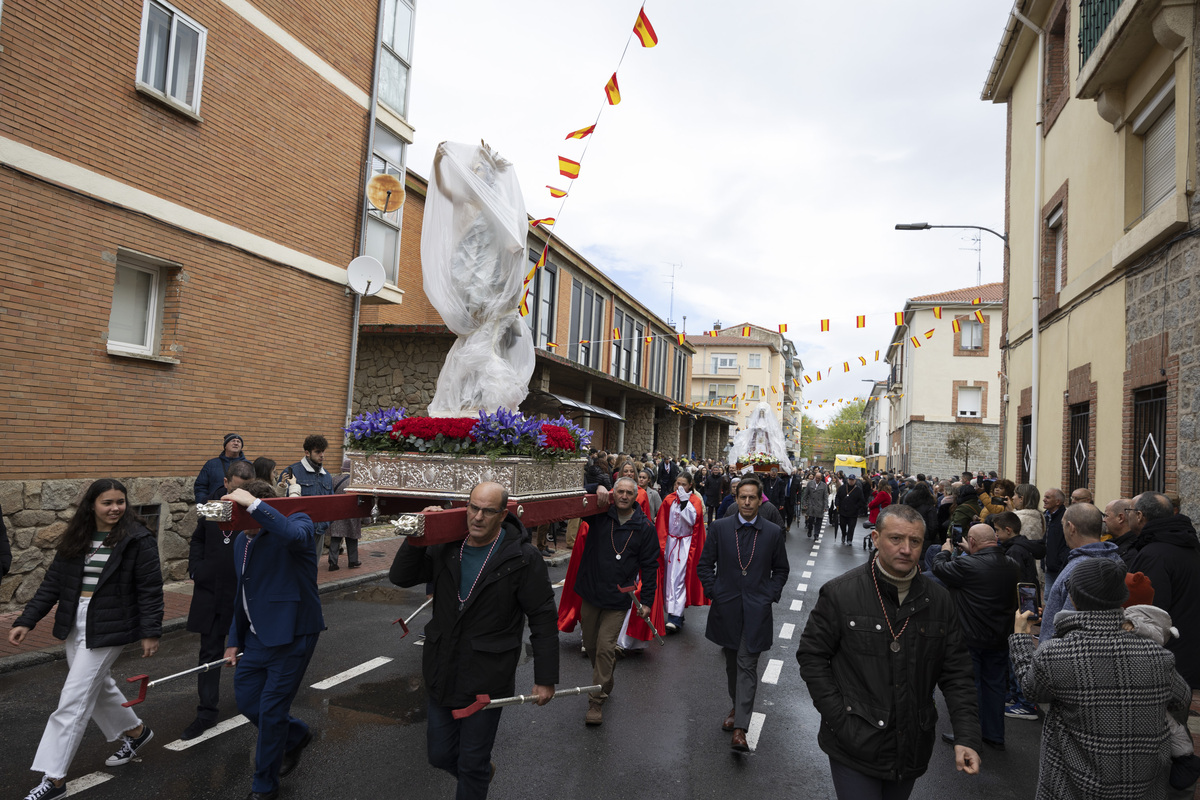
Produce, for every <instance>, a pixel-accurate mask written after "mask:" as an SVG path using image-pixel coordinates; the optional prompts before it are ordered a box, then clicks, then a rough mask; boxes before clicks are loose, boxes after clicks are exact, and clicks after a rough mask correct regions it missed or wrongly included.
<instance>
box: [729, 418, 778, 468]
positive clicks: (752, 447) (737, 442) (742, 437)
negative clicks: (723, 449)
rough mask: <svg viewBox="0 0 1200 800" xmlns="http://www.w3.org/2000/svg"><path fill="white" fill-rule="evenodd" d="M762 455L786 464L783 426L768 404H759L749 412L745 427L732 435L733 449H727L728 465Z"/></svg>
mask: <svg viewBox="0 0 1200 800" xmlns="http://www.w3.org/2000/svg"><path fill="white" fill-rule="evenodd" d="M758 453H763V454H765V455H767V456H768V457H770V458H773V459H775V460H776V461H778V462H779V463H780V464H787V463H788V454H787V442H786V440H785V439H784V438H783V426H782V425H780V424H779V420H778V419H777V418H776V417H775V414H774V413H773V412H772V411H771V406H770V404H768V403H759V404H758V405H757V406H755V407H754V411H752V412H750V419H749V420H747V422H746V427H745V429H743V430H740V431H738V432H737V433H735V434H734V435H733V447H731V448H730V449H729V463H730V464H737V463H739V462H745V461H746V460H747V459H748V458H749V457H750V456H753V455H756V454H758Z"/></svg>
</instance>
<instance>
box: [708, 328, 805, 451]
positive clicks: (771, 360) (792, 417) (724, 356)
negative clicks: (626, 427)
mask: <svg viewBox="0 0 1200 800" xmlns="http://www.w3.org/2000/svg"><path fill="white" fill-rule="evenodd" d="M687 341H688V343H689V344H691V345H692V346H694V347H695V349H696V354H695V363H694V364H693V366H692V382H691V402H692V404H693V405H695V406H699V407H702V408H708V409H715V410H718V411H720V412H721V413H723V414H728V415H731V416H732V417H733V418H734V419H735V420H736V421H737V426H736V427H737V429H738V430H740V429H742V428H744V427H745V425H746V421H747V420H748V419H749V417H750V414H751V412H753V410H754V407H755V406H756V405H758V403H759V402H766V403H768V404H770V406H771V408H772V409H773V410H774V411H775V415H776V417H778V419H779V423H780V425H782V426H783V434H784V438H785V439H786V440H787V447H788V452H789V454H791V455H792V457H793V458H796V457H798V456H799V453H800V407H801V406H803V404H804V401H803V393H802V389H801V388H800V387H801V385H802V384H801V383H800V376H801V374H802V372H803V370H804V365H803V364H802V363H801V361H800V358H799V356H798V355H797V354H796V345H795V344H793V343H792V340H791V339H788V338H787V337H786V336H784V335H783V334H782V333H780V332H778V331H773V330H770V329H769V328H764V327H762V326H760V325H753V324H751V323H748V322H742V323H739V324H737V325H728V326H725V327H720V326H719V325H714V326H713V327H712V329H711V330H709V331H706V332H705V333H704V334H701V335H699V336H696V335H689V336H688V337H687Z"/></svg>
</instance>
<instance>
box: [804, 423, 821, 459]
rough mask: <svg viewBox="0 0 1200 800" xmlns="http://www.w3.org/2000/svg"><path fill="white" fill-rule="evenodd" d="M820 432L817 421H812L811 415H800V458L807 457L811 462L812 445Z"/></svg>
mask: <svg viewBox="0 0 1200 800" xmlns="http://www.w3.org/2000/svg"><path fill="white" fill-rule="evenodd" d="M822 433H823V431H822V430H821V429H820V428H818V427H817V423H815V422H813V421H812V417H810V416H809V415H808V414H803V413H802V414H801V415H800V458H807V459H808V461H809V463H812V460H813V445H814V444H815V443H816V441H817V439H818V437H820V436H821V434H822Z"/></svg>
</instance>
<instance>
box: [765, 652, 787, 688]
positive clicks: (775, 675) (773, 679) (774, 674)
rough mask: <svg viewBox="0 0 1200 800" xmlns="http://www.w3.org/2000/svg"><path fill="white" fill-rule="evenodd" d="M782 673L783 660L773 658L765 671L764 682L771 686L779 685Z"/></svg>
mask: <svg viewBox="0 0 1200 800" xmlns="http://www.w3.org/2000/svg"><path fill="white" fill-rule="evenodd" d="M782 672H783V660H782V659H779V658H772V659H771V660H770V661H768V662H767V668H766V669H765V670H763V676H762V682H763V683H771V684H775V683H779V675H780V673H782Z"/></svg>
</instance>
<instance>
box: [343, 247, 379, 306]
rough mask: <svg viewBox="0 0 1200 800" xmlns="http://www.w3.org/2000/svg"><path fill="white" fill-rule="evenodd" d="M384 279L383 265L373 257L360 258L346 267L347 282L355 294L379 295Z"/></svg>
mask: <svg viewBox="0 0 1200 800" xmlns="http://www.w3.org/2000/svg"><path fill="white" fill-rule="evenodd" d="M384 279H385V275H384V273H383V264H380V263H379V261H378V260H377V259H375V258H372V257H371V256H359V257H358V258H356V259H354V260H353V261H351V262H350V263H349V265H347V266H346V282H347V283H349V284H350V288H351V289H353V290H354V293H355V294H360V295H365V296H367V297H370V296H371V295H373V294H379V290H380V289H382V288H383V281H384Z"/></svg>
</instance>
